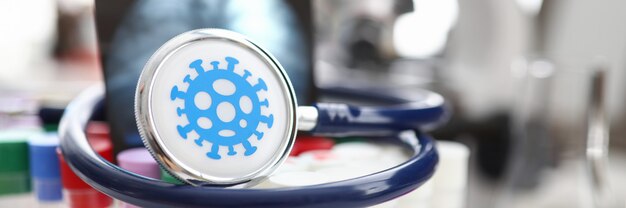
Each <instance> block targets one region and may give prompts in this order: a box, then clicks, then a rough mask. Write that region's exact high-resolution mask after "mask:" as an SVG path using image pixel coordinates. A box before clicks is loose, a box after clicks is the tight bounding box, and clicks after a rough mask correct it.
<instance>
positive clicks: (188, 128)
mask: <svg viewBox="0 0 626 208" xmlns="http://www.w3.org/2000/svg"><path fill="white" fill-rule="evenodd" d="M176 130H178V135H180V137H182V138H183V139H187V133H189V132H190V131H191V130H192V129H191V126H189V125H187V126H181V125H178V126H176Z"/></svg>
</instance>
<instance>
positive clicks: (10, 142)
mask: <svg viewBox="0 0 626 208" xmlns="http://www.w3.org/2000/svg"><path fill="white" fill-rule="evenodd" d="M39 133H40V132H38V131H3V132H0V207H32V206H33V205H34V200H33V198H32V195H31V194H30V192H31V179H30V173H29V169H30V167H29V160H28V139H29V138H30V137H32V136H34V135H37V134H39Z"/></svg>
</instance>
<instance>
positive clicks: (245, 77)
mask: <svg viewBox="0 0 626 208" xmlns="http://www.w3.org/2000/svg"><path fill="white" fill-rule="evenodd" d="M249 76H252V73H250V71H248V70H246V69H244V70H243V79H248V77H249Z"/></svg>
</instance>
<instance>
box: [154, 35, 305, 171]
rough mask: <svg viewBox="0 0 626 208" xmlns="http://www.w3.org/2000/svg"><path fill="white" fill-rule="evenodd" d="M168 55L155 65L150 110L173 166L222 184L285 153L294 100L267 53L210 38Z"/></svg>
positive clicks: (164, 151)
mask: <svg viewBox="0 0 626 208" xmlns="http://www.w3.org/2000/svg"><path fill="white" fill-rule="evenodd" d="M164 57H165V58H164V59H163V60H160V61H159V60H156V61H159V64H158V69H157V70H156V72H155V74H154V76H153V78H152V83H149V84H148V85H151V87H152V88H151V91H150V93H149V95H148V96H149V98H148V99H149V100H148V105H149V106H150V108H149V109H150V113H151V116H152V122H153V125H154V126H153V128H154V129H153V131H156V132H155V134H156V135H157V136H156V138H157V139H156V143H157V144H158V145H159V146H160V148H159V149H161V150H162V151H163V154H165V156H166V157H169V158H170V161H172V162H174V163H177V164H176V165H177V166H178V167H181V168H182V169H184V170H186V171H188V172H192V173H195V174H198V175H200V177H202V178H203V179H215V180H217V181H220V180H222V179H224V180H226V179H236V178H246V177H251V176H253V175H254V174H256V173H258V172H259V171H262V170H264V169H267V168H268V167H270V166H272V165H274V164H272V163H277V162H278V159H277V158H280V157H285V156H286V155H285V154H287V149H288V148H290V147H289V145H286V144H287V143H289V142H290V140H291V139H292V138H291V137H292V135H291V134H293V132H292V131H293V130H292V126H293V122H294V121H293V112H292V111H293V107H292V105H293V104H292V103H295V101H293V98H292V97H291V94H290V93H291V91H290V89H289V86H288V85H287V84H286V83H287V82H285V80H284V79H285V78H284V77H282V76H284V75H282V74H280V72H278V71H277V70H276V68H272V66H271V65H269V64H268V63H267V59H264V58H263V55H261V54H260V53H258V52H256V51H254V50H252V49H250V48H248V47H244V46H242V45H241V44H240V43H237V42H233V41H231V40H227V39H210V38H209V39H201V40H195V41H192V42H190V43H187V44H184V45H182V46H180V47H178V48H177V49H175V50H172V52H170V53H169V54H168V55H167V56H164ZM151 61H155V60H151ZM142 76H143V75H142ZM151 149H153V150H154V149H155V148H151ZM157 155H158V154H157ZM158 157H159V156H157V158H158ZM166 166H167V165H166Z"/></svg>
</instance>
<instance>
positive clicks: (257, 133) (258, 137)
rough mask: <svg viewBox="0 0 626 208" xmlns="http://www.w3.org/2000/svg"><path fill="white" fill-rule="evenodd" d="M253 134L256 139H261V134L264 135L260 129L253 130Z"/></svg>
mask: <svg viewBox="0 0 626 208" xmlns="http://www.w3.org/2000/svg"><path fill="white" fill-rule="evenodd" d="M254 135H255V136H256V139H257V140H261V139H263V135H264V134H263V132H260V131H255V132H254Z"/></svg>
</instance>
